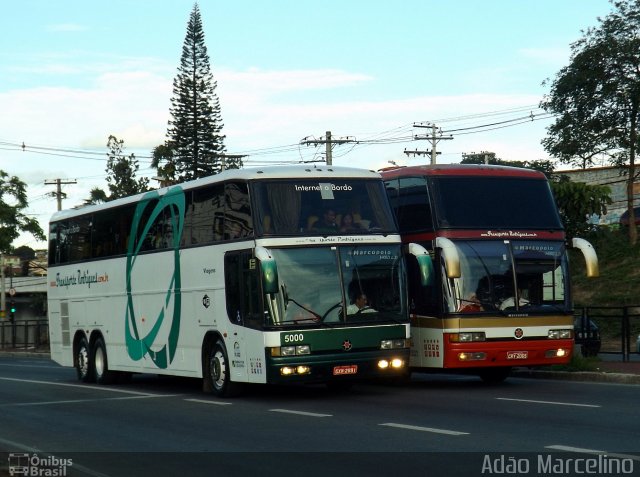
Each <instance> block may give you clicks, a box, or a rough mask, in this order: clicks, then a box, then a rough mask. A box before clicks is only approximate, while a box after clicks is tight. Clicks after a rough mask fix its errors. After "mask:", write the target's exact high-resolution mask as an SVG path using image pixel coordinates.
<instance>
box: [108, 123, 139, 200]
mask: <svg viewBox="0 0 640 477" xmlns="http://www.w3.org/2000/svg"><path fill="white" fill-rule="evenodd" d="M107 147H108V148H109V152H108V153H107V156H108V157H109V159H107V168H106V172H107V183H108V185H109V192H110V194H109V200H114V199H119V198H121V197H128V196H130V195H134V194H138V193H140V192H145V191H147V190H149V179H148V178H146V177H141V178H140V179H136V175H137V173H138V170H139V169H140V165H139V164H138V160H137V159H136V156H135V155H134V154H130V155H129V156H125V155H124V141H123V140H119V139H118V138H117V137H115V136H113V135H111V136H109V140H108V141H107Z"/></svg>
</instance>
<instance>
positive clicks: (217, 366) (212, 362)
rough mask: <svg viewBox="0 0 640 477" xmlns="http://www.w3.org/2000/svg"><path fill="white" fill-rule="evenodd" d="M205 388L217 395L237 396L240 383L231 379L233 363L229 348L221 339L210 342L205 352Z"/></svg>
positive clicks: (206, 390) (205, 390)
mask: <svg viewBox="0 0 640 477" xmlns="http://www.w3.org/2000/svg"><path fill="white" fill-rule="evenodd" d="M203 371H204V373H203V374H204V376H203V378H204V379H203V390H204V392H208V393H212V394H213V395H215V396H217V397H231V396H235V395H237V394H238V393H239V391H240V385H239V384H238V383H234V382H232V381H231V364H230V362H229V355H228V354H227V348H226V347H225V345H224V343H223V342H222V341H221V340H217V341H216V342H214V343H213V344H211V343H209V344H208V345H207V349H206V351H205V354H204V363H203Z"/></svg>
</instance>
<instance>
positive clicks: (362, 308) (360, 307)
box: [347, 292, 376, 315]
mask: <svg viewBox="0 0 640 477" xmlns="http://www.w3.org/2000/svg"><path fill="white" fill-rule="evenodd" d="M375 312H376V310H374V309H373V308H371V307H370V306H369V305H368V300H367V295H366V294H364V293H363V292H360V293H358V294H357V295H356V297H355V299H354V300H353V303H351V305H349V306H348V307H347V315H355V314H357V313H375Z"/></svg>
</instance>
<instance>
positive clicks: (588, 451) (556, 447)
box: [545, 445, 640, 461]
mask: <svg viewBox="0 0 640 477" xmlns="http://www.w3.org/2000/svg"><path fill="white" fill-rule="evenodd" d="M545 449H553V450H558V451H563V452H577V453H580V454H595V455H606V456H607V457H616V458H619V459H631V460H637V461H640V456H637V455H632V454H617V453H611V452H607V451H603V450H596V449H583V448H580V447H571V446H562V445H553V446H545Z"/></svg>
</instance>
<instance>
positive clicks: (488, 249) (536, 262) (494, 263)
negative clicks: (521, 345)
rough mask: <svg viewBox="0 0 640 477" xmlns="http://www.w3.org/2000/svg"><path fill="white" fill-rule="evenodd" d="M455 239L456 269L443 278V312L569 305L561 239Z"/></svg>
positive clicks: (531, 309)
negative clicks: (458, 271)
mask: <svg viewBox="0 0 640 477" xmlns="http://www.w3.org/2000/svg"><path fill="white" fill-rule="evenodd" d="M455 244H456V247H457V249H458V254H459V256H460V268H461V274H460V278H454V279H450V280H445V281H444V288H445V302H446V307H447V309H448V310H449V311H454V312H469V311H492V312H495V311H500V312H504V313H505V314H509V313H513V312H516V313H518V312H521V313H530V312H542V311H549V312H567V311H569V310H570V303H569V293H568V289H567V284H568V267H567V258H566V257H567V255H566V252H565V245H564V242H558V241H509V240H505V241H479V240H475V241H474V240H469V241H456V242H455ZM445 276H446V275H445Z"/></svg>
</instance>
